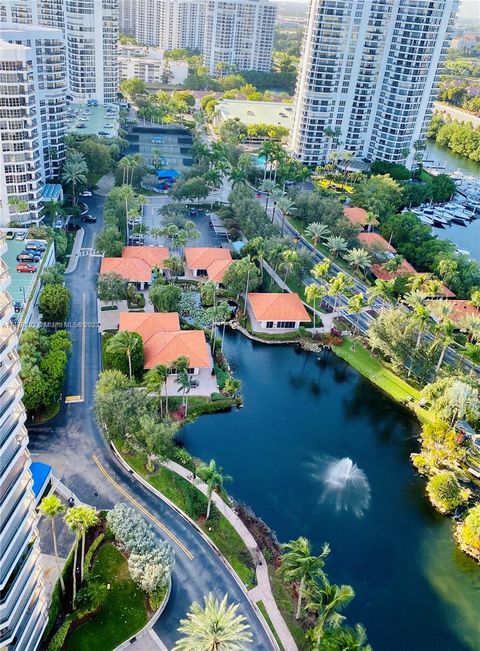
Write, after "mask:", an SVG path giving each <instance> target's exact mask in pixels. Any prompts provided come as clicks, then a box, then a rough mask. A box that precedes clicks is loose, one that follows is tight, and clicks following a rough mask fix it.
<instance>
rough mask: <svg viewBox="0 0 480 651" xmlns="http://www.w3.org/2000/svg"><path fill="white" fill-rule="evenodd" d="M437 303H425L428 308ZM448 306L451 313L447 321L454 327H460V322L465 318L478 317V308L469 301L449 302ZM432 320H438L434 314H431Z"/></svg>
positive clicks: (479, 311) (479, 315)
mask: <svg viewBox="0 0 480 651" xmlns="http://www.w3.org/2000/svg"><path fill="white" fill-rule="evenodd" d="M435 303H438V301H434V300H432V301H427V305H428V307H431V306H432V305H435ZM448 305H450V307H451V308H452V312H451V314H450V316H449V319H450V320H451V321H453V322H454V323H455V325H456V326H458V327H460V326H461V325H462V321H463V319H464V318H465V317H466V316H470V315H475V316H478V317H480V310H479V309H478V307H475V305H473V304H472V303H470V301H462V300H449V301H448ZM432 319H433V320H434V321H438V318H437V317H436V316H435V313H433V312H432Z"/></svg>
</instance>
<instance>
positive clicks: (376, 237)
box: [357, 231, 397, 253]
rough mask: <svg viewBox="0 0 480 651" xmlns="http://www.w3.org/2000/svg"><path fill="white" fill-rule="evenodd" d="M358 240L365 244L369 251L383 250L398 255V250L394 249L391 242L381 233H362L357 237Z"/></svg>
mask: <svg viewBox="0 0 480 651" xmlns="http://www.w3.org/2000/svg"><path fill="white" fill-rule="evenodd" d="M357 239H358V241H359V242H360V244H363V245H364V246H366V247H367V249H379V250H380V249H382V250H384V251H386V252H388V253H396V252H397V250H396V249H395V247H393V246H392V245H391V244H390V242H388V241H387V240H386V239H385V238H384V237H382V236H381V235H380V234H379V233H374V232H373V231H372V232H370V233H367V232H366V231H362V232H361V233H359V234H358V235H357Z"/></svg>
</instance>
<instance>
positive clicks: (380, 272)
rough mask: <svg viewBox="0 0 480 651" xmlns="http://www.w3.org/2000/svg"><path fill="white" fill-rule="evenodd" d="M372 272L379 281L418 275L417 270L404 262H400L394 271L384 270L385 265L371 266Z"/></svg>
mask: <svg viewBox="0 0 480 651" xmlns="http://www.w3.org/2000/svg"><path fill="white" fill-rule="evenodd" d="M372 271H373V273H374V274H375V276H376V277H377V278H380V280H394V279H395V278H398V276H404V275H405V274H417V273H418V272H417V270H416V269H415V268H414V267H412V265H411V264H410V263H409V262H407V261H406V260H403V261H402V264H401V265H400V267H399V268H398V269H397V270H396V271H387V270H386V269H385V263H384V264H372Z"/></svg>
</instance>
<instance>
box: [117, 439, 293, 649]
mask: <svg viewBox="0 0 480 651" xmlns="http://www.w3.org/2000/svg"><path fill="white" fill-rule="evenodd" d="M110 447H111V449H112V452H113V454H114V456H115V458H116V459H117V461H118V462H119V463H120V464H121V465H122V466H123V468H124V469H125V470H126V471H127V472H128V473H129V474H130V475H131V476H132V477H133V478H134V479H136V480H137V481H138V482H140V484H142V486H144V487H145V488H146V489H147V490H148V491H150V492H151V493H153V495H155V496H156V497H158V498H160V499H161V500H163V501H164V502H165V503H166V504H168V506H170V508H172V509H173V510H174V511H175V512H176V513H178V514H179V515H180V516H181V517H182V518H183V519H184V520H185V521H186V522H188V523H189V524H191V525H192V526H193V527H194V528H195V529H196V531H197V532H198V533H199V534H200V535H201V537H202V538H203V540H204V541H205V542H206V543H207V544H208V545H209V547H211V549H213V551H214V552H215V553H216V555H217V556H218V558H219V559H220V560H221V561H222V563H223V564H224V565H225V567H226V568H227V569H228V571H229V572H230V574H231V575H232V577H233V578H234V580H235V582H236V583H237V585H238V586H239V587H240V588H241V590H242V591H243V593H244V594H245V596H246V597H247V599H248V602H249V603H250V604H251V606H252V608H253V610H254V612H255V614H256V616H257V619H258V620H259V622H260V623H261V625H262V627H263V629H264V631H265V633H266V634H267V637H268V639H269V640H270V643H271V644H272V646H273V648H274V649H276V651H280V647H279V646H278V644H277V641H276V640H275V637H274V636H273V633H272V631H271V630H270V627H269V626H268V624H267V623H266V621H265V619H264V617H263V616H262V613H261V612H260V610H259V608H258V606H257V605H256V603H255V602H253V601H252V600H251V599H250V596H249V594H248V590H246V588H245V586H244V584H243V583H242V582H241V581H240V578H239V576H238V575H237V573H236V572H235V570H234V569H233V567H232V566H231V565H230V563H229V562H228V561H227V559H226V558H225V557H224V556H223V554H222V553H221V551H220V550H219V549H218V547H217V546H216V545H215V543H214V542H213V541H212V540H210V538H209V537H208V536H207V535H206V534H205V533H204V532H203V531H202V529H201V528H200V527H199V526H198V524H197V523H196V522H195V521H194V520H192V518H190V517H189V516H188V515H187V514H186V513H185V512H184V511H182V510H181V509H179V508H178V506H177V505H176V504H174V503H173V502H172V501H171V500H169V499H168V497H165V495H163V493H161V492H160V491H159V490H157V489H156V488H155V487H154V486H152V485H151V484H150V483H149V482H148V481H147V480H146V479H144V478H143V477H142V476H141V475H139V474H138V473H137V472H136V471H135V470H133V468H132V467H131V466H130V465H129V464H128V463H127V462H126V461H125V460H124V459H123V457H122V455H121V454H120V452H119V451H118V450H117V448H116V446H115V444H114V443H113V442H112V441H110ZM295 649H296V647H295ZM289 651H294V649H290V650H289Z"/></svg>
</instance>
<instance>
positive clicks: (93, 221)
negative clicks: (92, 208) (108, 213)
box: [82, 215, 97, 224]
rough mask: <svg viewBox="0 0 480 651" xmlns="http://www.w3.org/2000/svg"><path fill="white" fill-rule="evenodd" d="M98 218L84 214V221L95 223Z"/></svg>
mask: <svg viewBox="0 0 480 651" xmlns="http://www.w3.org/2000/svg"><path fill="white" fill-rule="evenodd" d="M96 221H97V218H96V217H94V216H93V215H82V222H87V223H88V224H95V222H96Z"/></svg>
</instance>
